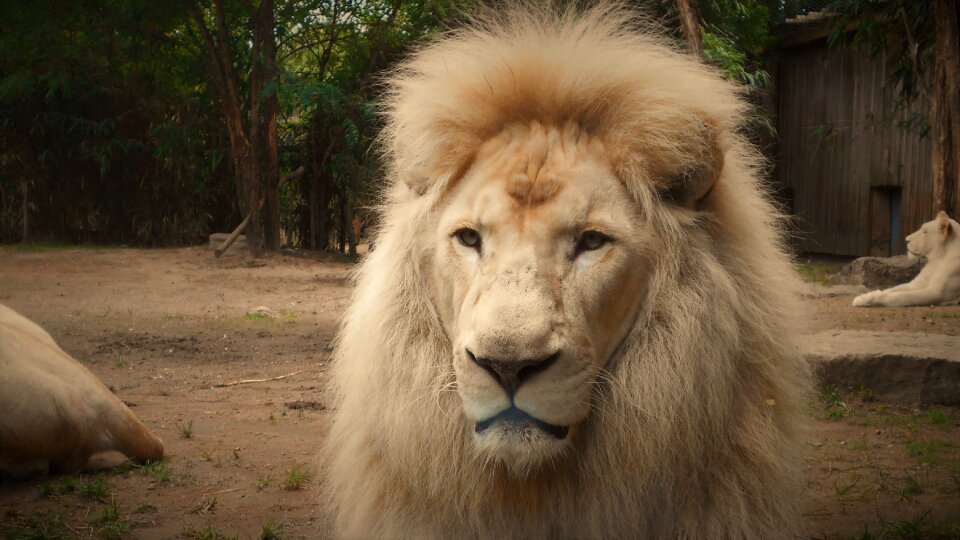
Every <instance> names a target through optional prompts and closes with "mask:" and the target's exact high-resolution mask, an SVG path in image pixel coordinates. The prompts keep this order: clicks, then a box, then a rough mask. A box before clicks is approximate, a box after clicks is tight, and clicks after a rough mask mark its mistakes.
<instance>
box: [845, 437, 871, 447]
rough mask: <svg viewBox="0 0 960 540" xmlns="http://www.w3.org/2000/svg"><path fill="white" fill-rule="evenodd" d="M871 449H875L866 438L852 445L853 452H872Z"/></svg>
mask: <svg viewBox="0 0 960 540" xmlns="http://www.w3.org/2000/svg"><path fill="white" fill-rule="evenodd" d="M871 448H873V445H872V444H870V443H868V442H867V440H866V439H864V438H861V439H860V440H857V441H853V442H852V443H850V449H851V450H870V449H871Z"/></svg>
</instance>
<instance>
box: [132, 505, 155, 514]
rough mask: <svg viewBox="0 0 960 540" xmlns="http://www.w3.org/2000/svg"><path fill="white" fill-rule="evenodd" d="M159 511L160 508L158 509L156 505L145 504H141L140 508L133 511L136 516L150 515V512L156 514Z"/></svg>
mask: <svg viewBox="0 0 960 540" xmlns="http://www.w3.org/2000/svg"><path fill="white" fill-rule="evenodd" d="M157 509H158V508H157V505H155V504H150V503H144V504H141V505H140V506H138V507H137V509H136V510H134V511H133V513H134V514H147V513H150V512H154V511H156V510H157Z"/></svg>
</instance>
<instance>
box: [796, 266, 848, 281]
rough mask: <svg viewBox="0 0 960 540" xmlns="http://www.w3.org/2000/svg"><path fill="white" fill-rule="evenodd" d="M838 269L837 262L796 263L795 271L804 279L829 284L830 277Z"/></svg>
mask: <svg viewBox="0 0 960 540" xmlns="http://www.w3.org/2000/svg"><path fill="white" fill-rule="evenodd" d="M839 270H840V265H838V264H826V263H800V264H798V265H797V273H798V274H800V277H801V278H803V280H804V281H807V282H809V283H818V284H820V285H830V283H831V281H830V278H831V277H832V276H833V274H836V273H837V272H838V271H839Z"/></svg>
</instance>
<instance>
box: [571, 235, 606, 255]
mask: <svg viewBox="0 0 960 540" xmlns="http://www.w3.org/2000/svg"><path fill="white" fill-rule="evenodd" d="M609 241H610V237H609V236H607V235H605V234H603V233H601V232H597V231H587V232H585V233H583V234H581V235H580V238H579V239H578V240H577V249H576V253H575V255H576V254H580V253H583V252H584V251H594V250H597V249H600V248H602V247H603V246H605V245H606V244H607V242H609Z"/></svg>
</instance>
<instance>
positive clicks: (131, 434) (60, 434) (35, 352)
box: [0, 305, 163, 477]
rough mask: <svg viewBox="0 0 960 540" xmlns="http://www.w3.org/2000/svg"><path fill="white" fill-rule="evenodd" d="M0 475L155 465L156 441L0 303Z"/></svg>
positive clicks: (32, 326)
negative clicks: (127, 462)
mask: <svg viewBox="0 0 960 540" xmlns="http://www.w3.org/2000/svg"><path fill="white" fill-rule="evenodd" d="M0 411H3V414H0V477H3V476H12V477H21V476H26V475H29V474H31V473H36V472H46V471H51V470H52V471H58V472H59V471H72V470H78V469H83V468H88V467H92V468H97V467H100V466H110V465H116V464H118V463H119V460H118V457H119V456H117V452H119V453H121V454H123V455H125V456H128V457H131V458H134V459H137V460H147V459H160V458H161V457H163V443H162V442H161V441H160V439H159V438H157V436H156V435H154V434H153V433H152V432H151V431H150V430H149V429H147V427H146V426H144V425H143V423H141V422H140V420H139V419H137V417H136V416H135V415H134V414H133V412H131V411H130V409H128V408H127V406H126V405H124V404H123V402H122V401H120V400H119V399H118V398H117V397H116V396H114V395H113V393H112V392H110V390H109V389H108V388H107V387H106V386H104V385H103V383H101V382H100V381H99V380H97V378H96V376H94V374H93V373H90V371H89V370H87V368H85V367H83V366H82V365H80V364H79V363H78V362H77V361H76V360H74V359H73V358H71V357H70V355H68V354H67V353H65V352H63V350H62V349H61V348H60V347H58V346H57V344H56V342H54V341H53V338H51V337H50V334H48V333H46V332H45V331H44V330H43V329H42V328H40V327H39V326H37V325H36V324H34V323H32V322H31V321H29V320H28V319H26V318H25V317H23V316H22V315H20V314H18V313H17V312H16V311H14V310H12V309H10V308H8V307H6V306H3V305H0Z"/></svg>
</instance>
